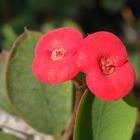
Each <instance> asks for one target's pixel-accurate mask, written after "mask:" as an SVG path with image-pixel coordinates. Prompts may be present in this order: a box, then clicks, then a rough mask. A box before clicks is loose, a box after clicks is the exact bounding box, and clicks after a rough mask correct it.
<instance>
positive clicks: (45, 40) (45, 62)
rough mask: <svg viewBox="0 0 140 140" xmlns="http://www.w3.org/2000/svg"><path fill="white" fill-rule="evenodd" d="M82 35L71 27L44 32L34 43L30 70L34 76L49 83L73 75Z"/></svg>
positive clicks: (60, 80)
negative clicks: (35, 43)
mask: <svg viewBox="0 0 140 140" xmlns="http://www.w3.org/2000/svg"><path fill="white" fill-rule="evenodd" d="M82 40H83V37H82V35H81V33H80V32H79V31H77V30H75V29H73V28H59V29H55V30H53V31H50V32H48V33H46V34H45V35H44V36H42V38H41V39H40V40H39V42H38V43H37V45H36V48H35V58H34V61H33V64H32V70H33V72H34V74H35V75H36V77H37V78H38V79H39V80H41V81H43V82H49V83H59V82H64V81H67V80H70V79H72V78H73V77H75V76H76V75H77V74H78V72H79V68H78V67H77V64H76V60H77V52H78V51H79V49H80V48H81V45H82V43H81V42H82Z"/></svg>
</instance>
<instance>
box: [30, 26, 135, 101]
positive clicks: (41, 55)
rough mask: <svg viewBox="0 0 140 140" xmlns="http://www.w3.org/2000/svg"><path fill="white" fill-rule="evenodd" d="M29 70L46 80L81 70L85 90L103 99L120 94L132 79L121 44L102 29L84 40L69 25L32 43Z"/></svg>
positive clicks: (60, 79)
mask: <svg viewBox="0 0 140 140" xmlns="http://www.w3.org/2000/svg"><path fill="white" fill-rule="evenodd" d="M32 70H33V72H34V74H35V75H36V77H37V78H38V79H39V80H41V81H43V82H49V83H60V82H64V81H67V80H70V79H72V78H74V77H75V76H76V75H77V74H78V72H80V71H82V72H84V73H86V82H87V85H88V87H89V89H90V90H91V91H92V92H93V93H94V94H95V95H96V96H98V97H99V98H101V99H103V100H117V99H120V98H122V97H124V96H125V95H127V94H128V93H129V91H130V90H131V89H132V87H133V84H134V82H135V73H134V70H133V67H132V65H131V63H130V62H129V60H128V56H127V52H126V49H125V46H124V44H123V43H122V41H121V40H120V39H119V38H118V37H116V36H115V35H114V34H112V33H110V32H103V31H102V32H96V33H93V34H90V35H88V36H87V37H85V38H84V39H83V37H82V35H81V33H80V32H79V31H77V30H75V29H73V28H59V29H55V30H53V31H50V32H48V33H46V34H45V35H44V36H43V37H42V38H41V39H40V40H39V42H38V43H37V45H36V48H35V58H34V60H33V64H32Z"/></svg>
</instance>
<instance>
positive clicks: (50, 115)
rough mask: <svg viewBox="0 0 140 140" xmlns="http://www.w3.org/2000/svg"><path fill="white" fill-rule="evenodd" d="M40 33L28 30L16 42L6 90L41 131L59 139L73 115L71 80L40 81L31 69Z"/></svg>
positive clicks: (16, 108)
mask: <svg viewBox="0 0 140 140" xmlns="http://www.w3.org/2000/svg"><path fill="white" fill-rule="evenodd" d="M40 37H41V34H40V33H35V32H30V31H25V33H23V34H22V35H21V36H20V37H19V38H18V40H17V41H16V42H15V43H14V47H13V49H12V51H11V56H10V58H9V64H8V67H7V84H6V85H7V94H8V96H9V101H10V102H11V104H12V105H13V107H14V108H15V111H16V113H17V114H18V115H20V116H21V117H22V118H23V119H24V120H25V121H26V122H27V123H29V124H30V125H31V126H32V127H34V128H35V129H37V130H38V131H40V132H44V133H48V134H52V135H54V136H55V137H57V138H58V139H59V137H60V135H61V133H62V131H63V130H64V128H65V126H66V124H67V121H68V120H69V118H70V116H71V107H72V84H71V82H66V83H63V84H57V85H55V84H47V83H41V82H40V81H39V80H38V79H37V78H36V77H35V76H34V75H33V73H32V70H31V66H32V61H33V57H34V46H35V44H36V43H37V41H38V40H39V38H40Z"/></svg>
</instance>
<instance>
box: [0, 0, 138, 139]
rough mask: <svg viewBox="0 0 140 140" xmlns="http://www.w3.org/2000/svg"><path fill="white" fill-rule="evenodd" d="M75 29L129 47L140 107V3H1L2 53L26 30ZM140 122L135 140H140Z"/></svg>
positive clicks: (31, 0)
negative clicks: (109, 36) (109, 34)
mask: <svg viewBox="0 0 140 140" xmlns="http://www.w3.org/2000/svg"><path fill="white" fill-rule="evenodd" d="M65 26H68V27H74V28H77V29H78V30H80V31H81V32H82V33H83V35H86V34H88V33H93V32H96V31H101V30H106V31H110V32H113V33H114V34H116V35H117V36H119V37H120V39H121V40H123V42H124V43H125V45H126V48H127V50H128V54H129V58H130V60H131V61H132V63H133V65H134V68H135V71H136V84H135V87H134V92H135V96H136V100H137V104H138V109H139V108H140V100H139V99H140V96H139V94H140V1H139V0H0V51H1V52H2V50H7V51H8V50H10V48H11V46H12V44H13V42H14V40H15V39H16V38H17V36H19V35H20V34H21V33H22V32H23V31H24V29H25V28H27V29H28V30H34V31H39V32H42V33H45V32H47V31H49V30H52V29H54V28H58V27H65ZM139 122H140V119H139V117H138V125H137V128H136V133H135V136H134V138H133V140H140V125H139Z"/></svg>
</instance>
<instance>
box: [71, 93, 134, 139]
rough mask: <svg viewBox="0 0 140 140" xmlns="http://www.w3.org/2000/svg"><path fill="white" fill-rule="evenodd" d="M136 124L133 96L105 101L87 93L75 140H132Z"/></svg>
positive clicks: (78, 116) (82, 103)
mask: <svg viewBox="0 0 140 140" xmlns="http://www.w3.org/2000/svg"><path fill="white" fill-rule="evenodd" d="M135 122H136V107H135V105H134V102H133V97H132V94H130V95H128V96H127V97H125V98H124V99H120V100H118V101H103V100H100V99H99V98H97V97H94V96H93V94H92V93H86V94H84V95H83V97H82V101H81V104H80V107H79V112H78V115H77V120H76V125H75V134H74V140H130V138H131V136H132V133H133V129H134V126H135Z"/></svg>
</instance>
